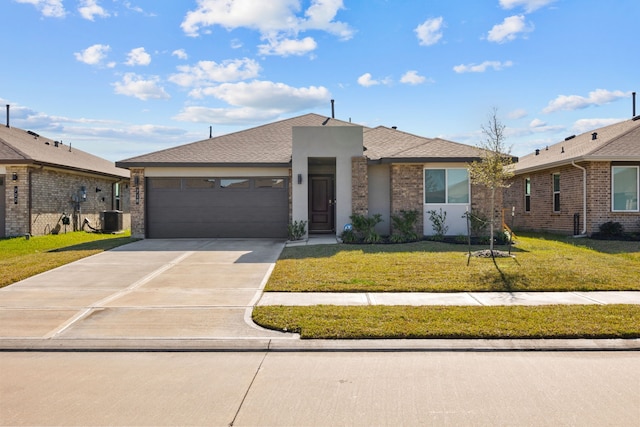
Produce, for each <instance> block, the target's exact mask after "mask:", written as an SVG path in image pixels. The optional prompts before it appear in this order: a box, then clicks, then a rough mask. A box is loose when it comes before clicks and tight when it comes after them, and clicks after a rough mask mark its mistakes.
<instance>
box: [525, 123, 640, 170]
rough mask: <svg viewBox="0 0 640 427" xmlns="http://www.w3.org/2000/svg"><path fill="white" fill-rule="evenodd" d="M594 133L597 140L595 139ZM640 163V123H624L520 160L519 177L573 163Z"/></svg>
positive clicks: (560, 143) (542, 150)
mask: <svg viewBox="0 0 640 427" xmlns="http://www.w3.org/2000/svg"><path fill="white" fill-rule="evenodd" d="M593 133H596V138H595V139H593V136H592V135H593ZM599 160H602V161H621V160H622V161H624V160H626V161H640V120H635V121H634V120H632V119H629V120H625V121H623V122H619V123H615V124H612V125H609V126H605V127H602V128H599V129H595V130H592V131H589V132H585V133H582V134H580V135H576V136H575V137H573V138H570V139H566V140H564V141H561V142H558V143H557V144H554V145H551V146H549V147H548V148H542V149H540V151H539V154H538V155H536V154H535V152H534V153H531V154H527V155H526V156H523V157H520V159H519V161H518V163H517V164H515V165H514V171H515V172H516V173H526V172H531V171H534V170H540V169H546V168H548V167H553V166H557V165H563V164H568V163H571V162H572V161H599Z"/></svg>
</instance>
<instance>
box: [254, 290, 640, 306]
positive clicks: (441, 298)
mask: <svg viewBox="0 0 640 427" xmlns="http://www.w3.org/2000/svg"><path fill="white" fill-rule="evenodd" d="M320 304H326V305H412V306H430V305H456V306H495V305H557V304H562V305H567V304H599V305H604V304H640V291H596V292H455V293H436V292H362V293H348V292H344V293H340V292H324V293H320V292H265V293H263V294H262V297H261V298H260V300H259V301H258V304H257V305H288V306H296V305H302V306H308V305H320Z"/></svg>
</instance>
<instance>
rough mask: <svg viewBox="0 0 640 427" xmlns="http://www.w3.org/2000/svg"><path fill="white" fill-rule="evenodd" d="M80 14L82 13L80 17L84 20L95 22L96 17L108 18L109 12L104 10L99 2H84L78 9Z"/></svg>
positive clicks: (90, 0)
mask: <svg viewBox="0 0 640 427" xmlns="http://www.w3.org/2000/svg"><path fill="white" fill-rule="evenodd" d="M78 12H80V16H82V17H83V18H84V19H88V20H89V21H93V20H94V18H95V17H96V16H98V17H100V18H107V17H108V16H110V15H109V12H107V11H106V10H104V9H103V8H102V6H100V5H98V0H82V1H81V2H80V7H78Z"/></svg>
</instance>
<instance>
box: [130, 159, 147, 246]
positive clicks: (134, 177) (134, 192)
mask: <svg viewBox="0 0 640 427" xmlns="http://www.w3.org/2000/svg"><path fill="white" fill-rule="evenodd" d="M129 196H130V206H131V236H132V237H138V238H144V237H145V228H144V224H145V214H144V213H145V182H144V168H132V169H131V190H130V191H129Z"/></svg>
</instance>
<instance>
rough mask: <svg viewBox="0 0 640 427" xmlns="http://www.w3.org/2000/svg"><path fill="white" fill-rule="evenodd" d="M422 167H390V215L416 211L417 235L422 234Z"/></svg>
mask: <svg viewBox="0 0 640 427" xmlns="http://www.w3.org/2000/svg"><path fill="white" fill-rule="evenodd" d="M423 169H424V168H423V166H422V165H402V164H395V165H391V215H397V214H399V213H400V211H402V210H405V211H410V210H416V211H418V222H417V227H418V230H417V232H418V233H422V234H424V185H423V183H422V179H423ZM392 231H393V230H392Z"/></svg>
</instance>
